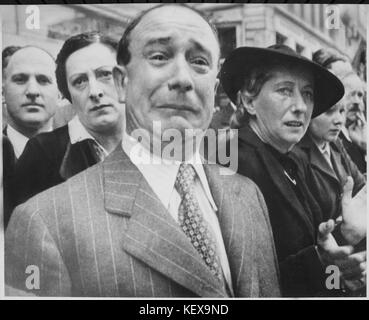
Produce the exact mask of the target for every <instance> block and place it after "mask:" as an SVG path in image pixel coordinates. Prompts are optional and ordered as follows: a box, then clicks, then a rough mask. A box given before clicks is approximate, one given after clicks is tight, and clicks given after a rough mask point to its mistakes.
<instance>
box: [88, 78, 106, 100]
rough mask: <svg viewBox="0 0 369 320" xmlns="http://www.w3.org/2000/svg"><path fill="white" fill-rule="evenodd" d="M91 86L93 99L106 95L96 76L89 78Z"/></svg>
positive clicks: (91, 97)
mask: <svg viewBox="0 0 369 320" xmlns="http://www.w3.org/2000/svg"><path fill="white" fill-rule="evenodd" d="M89 86H90V95H89V97H90V99H91V100H93V101H98V100H99V99H100V98H102V97H103V96H104V91H103V90H102V88H101V86H100V85H99V83H98V81H97V80H96V79H95V78H93V77H92V78H90V79H89Z"/></svg>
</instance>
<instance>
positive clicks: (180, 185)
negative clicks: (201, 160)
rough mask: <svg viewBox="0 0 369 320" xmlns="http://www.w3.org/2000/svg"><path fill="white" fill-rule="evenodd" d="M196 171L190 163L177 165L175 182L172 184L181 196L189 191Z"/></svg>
mask: <svg viewBox="0 0 369 320" xmlns="http://www.w3.org/2000/svg"><path fill="white" fill-rule="evenodd" d="M195 176H196V172H195V169H194V168H193V166H192V165H191V164H188V163H181V165H180V166H179V170H178V174H177V178H176V182H175V184H174V186H175V188H176V189H177V191H178V193H179V194H180V195H181V196H183V195H184V194H187V193H189V192H190V191H191V189H192V187H193V185H194V181H195Z"/></svg>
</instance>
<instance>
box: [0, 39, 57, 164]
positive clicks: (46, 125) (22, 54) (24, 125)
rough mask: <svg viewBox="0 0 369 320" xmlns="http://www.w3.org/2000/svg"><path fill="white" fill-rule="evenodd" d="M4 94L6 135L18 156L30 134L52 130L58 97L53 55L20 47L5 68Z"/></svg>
mask: <svg viewBox="0 0 369 320" xmlns="http://www.w3.org/2000/svg"><path fill="white" fill-rule="evenodd" d="M3 93H4V98H5V102H6V107H7V113H8V124H7V126H6V127H5V129H4V134H5V135H6V136H7V137H8V138H9V140H10V142H11V143H12V146H13V148H14V153H15V156H16V158H19V156H20V155H21V154H22V152H23V150H24V147H25V145H26V143H27V141H28V140H29V139H30V138H31V137H33V136H35V135H36V134H38V133H41V132H46V131H50V130H51V129H52V117H53V116H54V114H55V111H56V108H57V103H58V100H59V92H58V89H57V85H56V78H55V61H54V59H53V57H52V56H51V55H50V54H49V53H48V52H46V51H45V50H43V49H41V48H37V47H32V46H27V47H23V48H21V49H19V50H17V51H16V52H15V53H14V54H13V55H12V56H11V57H10V58H9V61H8V65H7V66H6V67H5V68H4V69H3Z"/></svg>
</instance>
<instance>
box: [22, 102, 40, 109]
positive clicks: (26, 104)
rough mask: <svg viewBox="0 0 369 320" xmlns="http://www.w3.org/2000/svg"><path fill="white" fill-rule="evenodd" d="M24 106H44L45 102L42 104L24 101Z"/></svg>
mask: <svg viewBox="0 0 369 320" xmlns="http://www.w3.org/2000/svg"><path fill="white" fill-rule="evenodd" d="M22 107H39V108H44V105H43V104H40V103H35V102H34V103H33V102H30V103H23V104H22Z"/></svg>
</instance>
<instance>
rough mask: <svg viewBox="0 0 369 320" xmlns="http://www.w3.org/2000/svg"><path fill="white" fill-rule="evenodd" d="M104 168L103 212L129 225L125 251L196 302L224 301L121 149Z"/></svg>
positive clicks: (218, 285)
mask: <svg viewBox="0 0 369 320" xmlns="http://www.w3.org/2000/svg"><path fill="white" fill-rule="evenodd" d="M103 168H104V173H103V179H104V182H103V185H104V199H105V208H106V210H107V211H108V212H110V213H114V214H118V215H121V216H122V217H124V218H126V219H127V230H125V232H124V235H123V241H122V247H123V249H124V250H125V251H126V252H128V253H129V254H131V255H132V256H134V257H135V258H137V259H139V260H141V261H143V262H144V263H145V264H147V265H149V266H150V267H151V268H153V269H155V270H157V271H158V272H160V273H162V274H163V275H165V276H166V277H168V278H170V279H171V280H173V281H175V282H177V283H179V284H180V285H182V286H183V287H185V288H187V289H188V290H190V291H192V292H194V293H196V294H198V295H199V296H207V297H222V296H223V297H225V296H226V293H225V291H224V288H223V286H222V284H221V283H219V282H218V281H217V279H216V278H215V277H214V276H213V275H212V274H211V272H210V270H209V269H208V267H207V266H206V265H205V263H204V262H203V260H202V259H201V257H200V256H199V254H198V253H197V252H196V250H195V249H194V247H193V246H192V244H191V243H190V241H189V240H188V239H187V237H186V236H185V234H184V233H183V232H182V230H181V229H180V228H179V225H178V224H177V222H176V221H174V220H173V218H172V217H171V215H170V214H169V213H168V212H167V210H166V208H164V206H163V205H162V203H161V201H160V200H159V198H158V197H157V196H156V194H155V193H154V191H153V190H152V189H151V187H150V186H149V184H148V183H147V181H146V180H145V178H144V177H143V176H142V174H141V172H140V171H139V170H138V169H137V167H136V166H135V165H134V164H133V163H132V162H131V161H130V159H129V158H128V156H127V155H126V154H125V153H124V152H123V150H122V149H121V148H118V149H117V150H116V151H114V152H113V154H112V155H111V156H109V157H108V158H107V159H106V160H105V162H104V164H103Z"/></svg>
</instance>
